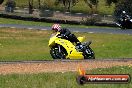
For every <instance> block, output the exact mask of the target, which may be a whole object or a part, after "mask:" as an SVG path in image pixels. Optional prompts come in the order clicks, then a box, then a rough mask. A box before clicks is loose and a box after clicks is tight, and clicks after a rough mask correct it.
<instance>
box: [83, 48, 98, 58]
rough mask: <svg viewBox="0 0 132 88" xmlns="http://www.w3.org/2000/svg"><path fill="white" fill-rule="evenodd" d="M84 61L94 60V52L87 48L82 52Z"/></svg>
mask: <svg viewBox="0 0 132 88" xmlns="http://www.w3.org/2000/svg"><path fill="white" fill-rule="evenodd" d="M83 56H84V59H95V54H94V51H93V50H92V49H91V48H90V47H89V46H87V47H86V49H85V50H84V52H83Z"/></svg>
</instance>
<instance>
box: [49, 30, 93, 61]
mask: <svg viewBox="0 0 132 88" xmlns="http://www.w3.org/2000/svg"><path fill="white" fill-rule="evenodd" d="M59 35H60V33H59V32H57V33H54V34H52V35H51V37H50V40H49V44H48V46H49V47H50V54H51V56H52V58H53V59H95V55H94V52H93V50H92V49H91V48H90V46H89V45H90V44H91V42H84V43H82V45H83V50H80V49H79V48H78V46H76V45H75V44H74V43H72V42H70V41H68V40H66V39H63V38H61V36H59ZM78 40H79V41H80V42H82V41H83V40H84V37H78Z"/></svg>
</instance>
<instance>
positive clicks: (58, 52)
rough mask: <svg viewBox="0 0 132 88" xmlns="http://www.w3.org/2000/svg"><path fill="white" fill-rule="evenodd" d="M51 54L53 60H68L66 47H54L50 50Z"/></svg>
mask: <svg viewBox="0 0 132 88" xmlns="http://www.w3.org/2000/svg"><path fill="white" fill-rule="evenodd" d="M50 54H51V56H52V58H53V59H66V56H67V52H66V50H65V48H64V47H62V46H61V45H56V46H55V47H52V48H51V50H50Z"/></svg>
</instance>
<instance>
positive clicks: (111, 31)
mask: <svg viewBox="0 0 132 88" xmlns="http://www.w3.org/2000/svg"><path fill="white" fill-rule="evenodd" d="M0 27H10V28H26V29H40V30H50V29H51V27H46V26H30V25H20V24H0ZM68 29H69V30H71V31H73V32H89V33H108V34H128V35H132V29H125V30H122V29H119V28H77V27H76V28H68Z"/></svg>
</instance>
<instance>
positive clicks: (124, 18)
mask: <svg viewBox="0 0 132 88" xmlns="http://www.w3.org/2000/svg"><path fill="white" fill-rule="evenodd" d="M121 17H122V19H123V20H126V19H130V16H129V15H127V14H126V11H122V14H121Z"/></svg>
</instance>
